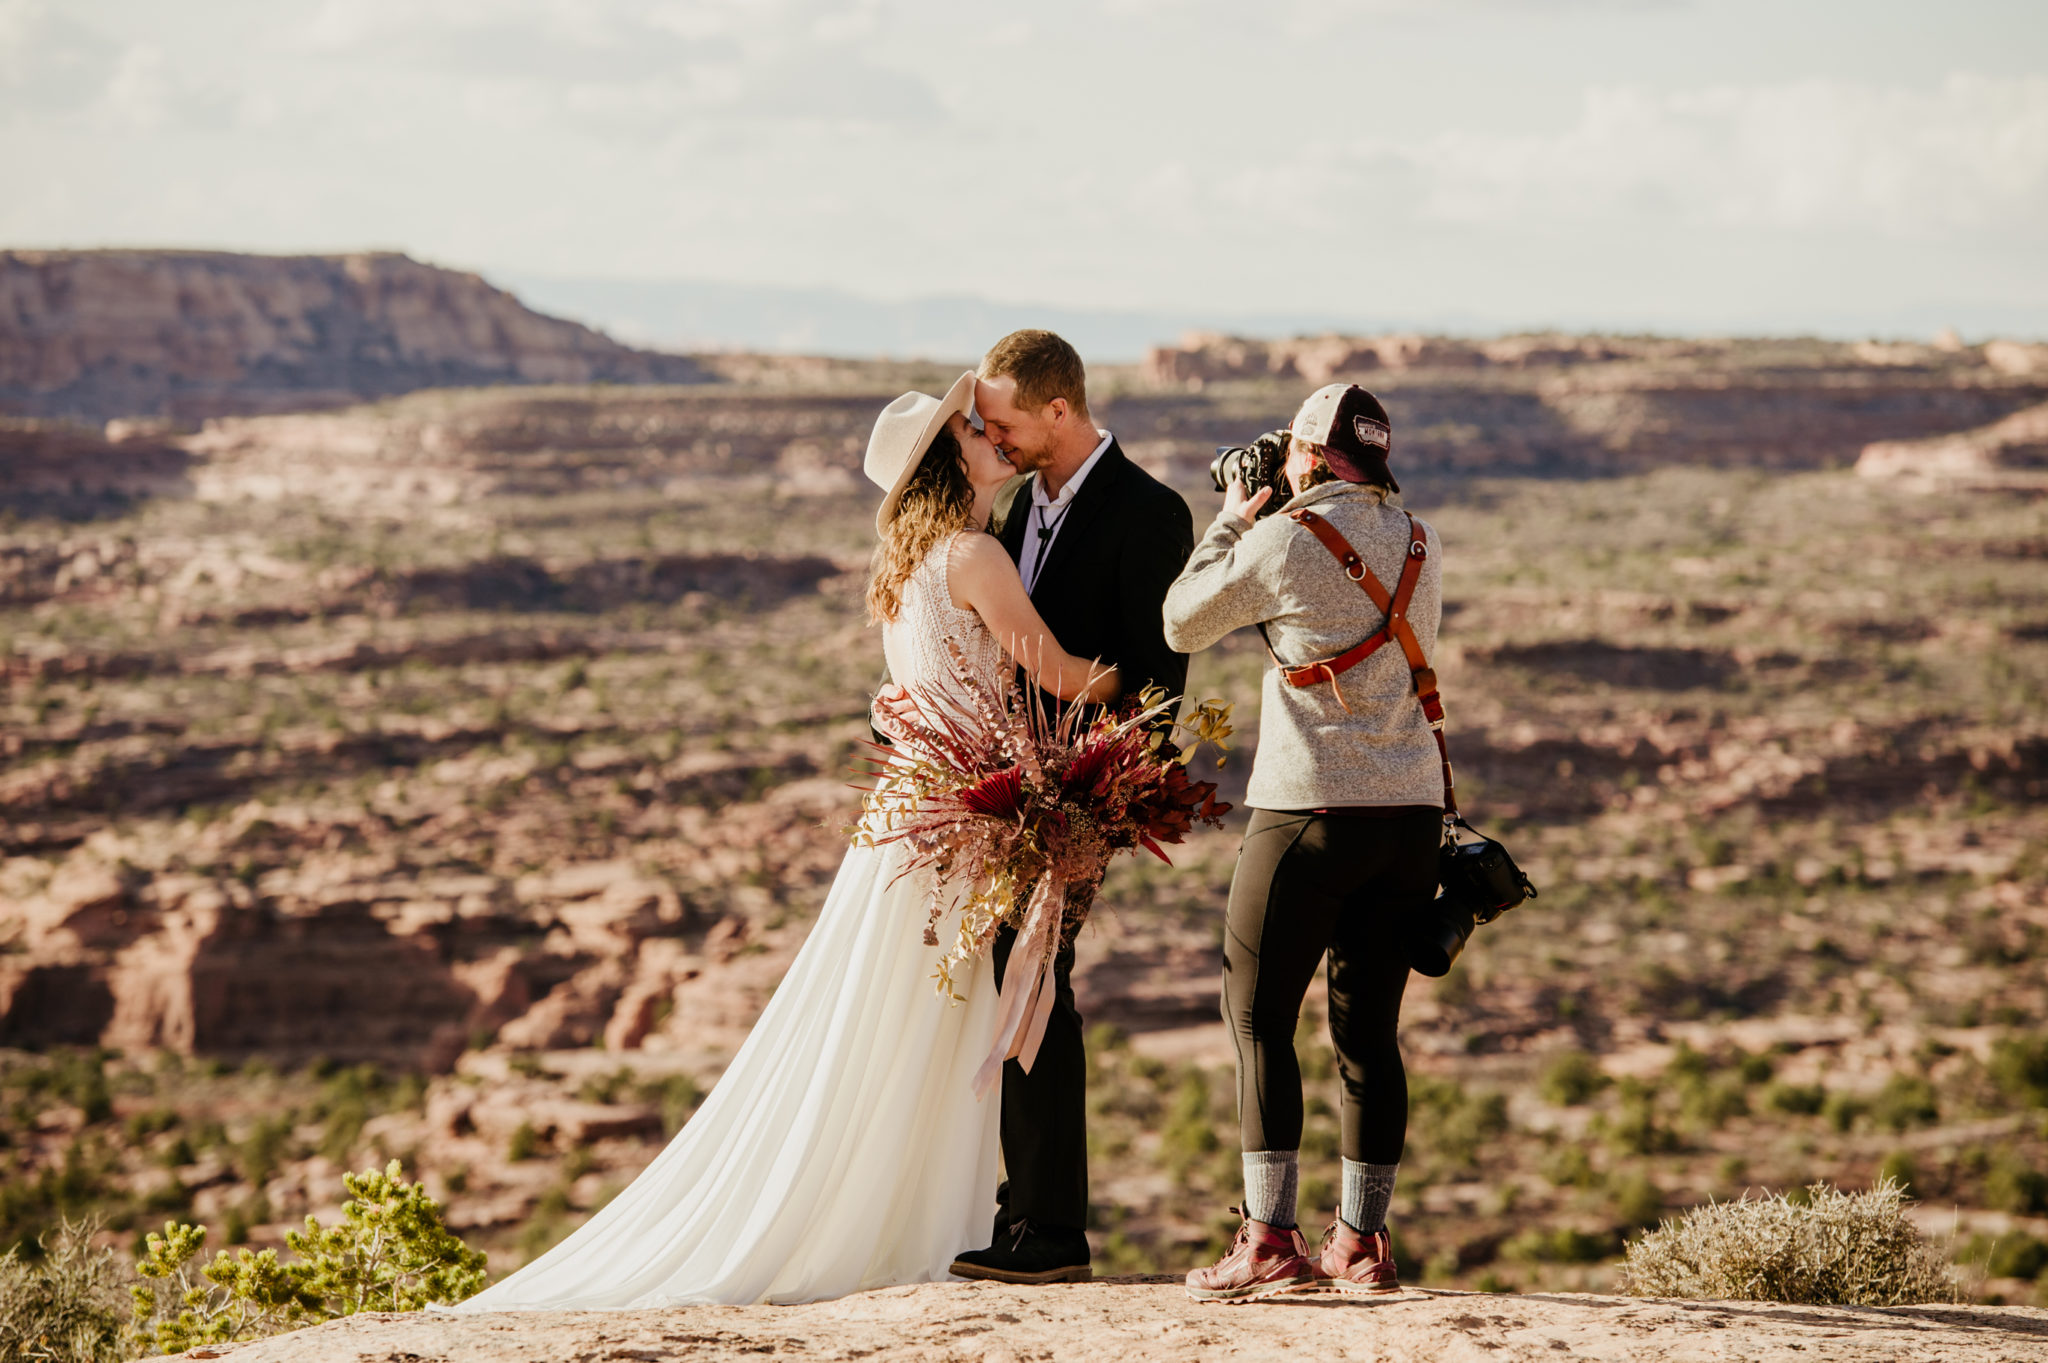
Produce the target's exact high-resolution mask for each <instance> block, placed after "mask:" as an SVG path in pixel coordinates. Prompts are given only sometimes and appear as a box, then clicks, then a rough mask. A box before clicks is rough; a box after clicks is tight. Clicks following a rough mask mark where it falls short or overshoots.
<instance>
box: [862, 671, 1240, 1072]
mask: <svg viewBox="0 0 2048 1363" xmlns="http://www.w3.org/2000/svg"><path fill="white" fill-rule="evenodd" d="M947 648H948V650H949V652H950V653H951V655H952V658H953V665H954V675H955V678H956V679H957V681H958V683H959V694H958V695H954V694H942V693H940V692H938V691H935V690H932V689H930V688H924V687H913V688H910V700H911V704H910V705H909V706H907V707H904V708H905V710H906V711H908V714H907V715H905V716H890V717H885V718H884V720H883V721H882V722H883V723H884V724H885V725H886V726H887V728H886V731H887V732H888V736H889V737H890V738H891V739H892V740H893V741H894V743H895V745H896V746H895V747H893V748H889V747H883V746H881V745H879V744H870V745H868V746H869V747H870V748H871V749H872V752H871V753H870V754H869V762H870V771H869V772H868V775H870V776H871V777H872V778H873V784H872V785H870V786H868V787H866V788H865V789H866V790H867V798H866V801H865V810H864V813H863V816H862V818H861V821H860V823H859V825H858V826H857V827H856V829H855V832H854V841H855V842H856V843H857V844H862V845H867V846H877V847H878V846H883V845H886V844H889V843H898V844H901V845H903V846H904V847H906V848H907V849H909V855H908V856H906V857H905V858H904V859H903V861H902V863H901V865H900V866H899V868H898V872H897V876H898V878H899V879H900V878H901V877H902V876H905V875H908V874H910V873H912V872H914V871H918V870H923V869H929V870H930V871H932V872H933V876H932V892H931V901H930V905H929V909H930V917H929V919H928V923H927V926H926V928H925V941H926V943H927V944H928V945H931V946H938V945H939V944H940V942H939V936H938V925H939V923H940V922H941V921H942V920H943V919H944V918H945V917H946V916H947V914H948V913H949V912H951V911H953V910H955V909H957V910H958V927H957V930H956V932H955V936H954V941H953V945H952V947H951V949H950V950H948V951H947V952H946V953H945V954H944V955H943V956H942V957H941V958H940V959H939V962H938V968H937V970H936V971H935V972H934V977H935V978H936V980H937V981H938V988H939V992H940V993H941V994H944V995H947V996H949V997H951V998H954V999H956V1000H957V999H958V998H959V997H960V996H959V994H958V992H957V990H956V989H955V978H956V972H957V971H958V970H959V968H960V967H961V966H962V965H964V964H966V963H968V962H970V961H972V960H974V959H975V958H976V957H978V956H980V955H981V954H982V953H983V952H986V951H988V950H989V949H990V948H991V947H992V946H993V944H994V942H995V937H996V933H997V932H998V930H1000V929H1001V928H1002V927H1004V926H1005V925H1007V926H1009V927H1011V928H1014V929H1015V930H1016V932H1017V941H1016V943H1015V945H1014V946H1013V947H1012V949H1011V955H1010V960H1009V963H1008V967H1007V969H1006V970H1005V972H1004V975H1005V978H1004V988H1003V990H1002V993H1001V1003H1000V1005H999V1007H998V1021H997V1028H996V1033H997V1036H996V1045H995V1048H994V1050H993V1051H992V1052H991V1054H990V1056H989V1059H988V1061H987V1062H986V1063H985V1064H984V1065H983V1066H982V1068H981V1071H980V1073H978V1074H977V1075H976V1077H975V1089H976V1091H977V1092H978V1093H985V1092H987V1091H988V1089H989V1088H990V1087H992V1086H993V1085H994V1083H995V1080H996V1078H997V1077H998V1076H999V1075H1000V1074H1001V1070H1002V1064H1003V1061H1004V1060H1007V1059H1009V1058H1011V1057H1013V1056H1014V1057H1015V1058H1017V1059H1018V1060H1019V1061H1020V1062H1021V1063H1022V1064H1023V1065H1024V1067H1025V1068H1026V1069H1027V1070H1028V1069H1029V1068H1030V1067H1031V1063H1032V1061H1033V1060H1034V1059H1036V1057H1037V1054H1038V1045H1039V1042H1040V1040H1041V1039H1042V1038H1043V1037H1044V1034H1045V1023H1046V1019H1047V1018H1048V1017H1049V1016H1050V1014H1051V1011H1052V998H1053V986H1052V962H1053V959H1054V957H1056V956H1057V955H1058V953H1059V951H1060V950H1061V948H1062V947H1064V946H1065V945H1066V944H1067V943H1069V942H1071V941H1072V940H1073V938H1074V934H1075V933H1076V932H1078V931H1079V930H1080V928H1081V925H1082V924H1083V923H1085V922H1086V921H1087V919H1088V912H1089V909H1090V908H1091V907H1092V906H1093V904H1094V901H1095V893H1096V891H1097V889H1099V888H1100V886H1101V884H1102V878H1103V876H1104V874H1105V873H1106V872H1107V871H1108V870H1109V862H1110V858H1111V857H1113V856H1114V855H1115V854H1116V853H1118V852H1120V851H1124V850H1127V849H1136V848H1139V847H1142V848H1145V849H1146V850H1148V851H1150V852H1151V853H1152V854H1153V855H1155V856H1157V857H1158V858H1159V859H1160V860H1161V861H1167V860H1168V858H1167V855H1166V852H1165V850H1164V848H1165V845H1167V844H1171V843H1177V842H1180V841H1182V840H1183V839H1185V837H1186V836H1187V833H1188V831H1189V829H1190V828H1192V827H1193V825H1194V823H1195V821H1196V820H1201V821H1202V822H1205V823H1208V824H1211V825H1213V826H1217V827H1220V826H1221V825H1222V816H1223V815H1224V814H1225V813H1226V812H1228V811H1229V809H1230V806H1229V805H1227V804H1221V803H1219V802H1218V801H1217V800H1216V785H1215V783H1214V782H1213V781H1196V780H1193V779H1191V778H1190V777H1189V775H1188V772H1187V767H1188V763H1189V762H1190V761H1191V760H1192V759H1193V757H1194V754H1195V753H1196V751H1198V750H1199V748H1200V745H1201V744H1203V743H1213V744H1214V745H1216V747H1217V748H1218V749H1219V750H1222V749H1226V748H1227V747H1228V739H1229V737H1230V732H1231V728H1230V706H1229V705H1228V704H1226V703H1224V702H1222V701H1218V700H1207V701H1201V702H1199V703H1198V704H1197V705H1196V706H1195V708H1194V711H1193V713H1192V715H1191V716H1190V717H1189V718H1188V719H1185V720H1176V721H1174V722H1173V724H1172V725H1171V726H1162V725H1161V724H1160V723H1159V721H1160V718H1161V716H1163V715H1165V714H1166V713H1168V711H1169V710H1170V708H1171V705H1172V703H1171V701H1170V699H1169V698H1167V697H1166V696H1165V695H1164V693H1162V692H1160V691H1158V690H1157V689H1156V688H1155V689H1153V690H1149V691H1147V692H1145V693H1144V694H1142V695H1140V696H1138V697H1137V698H1136V699H1135V700H1134V701H1132V702H1129V703H1127V704H1125V705H1124V706H1122V707H1119V708H1116V709H1101V708H1097V707H1084V706H1080V705H1062V704H1060V703H1059V702H1058V701H1049V700H1048V699H1047V698H1046V697H1044V696H1043V695H1042V694H1040V693H1039V692H1038V690H1037V688H1036V687H1031V688H1030V689H1029V693H1028V694H1027V691H1026V688H1025V687H1023V686H1020V685H1019V684H1018V683H1017V682H1016V681H1015V680H1014V679H1012V680H1011V681H1010V682H1008V684H1007V685H1006V686H1005V687H1004V689H1003V693H1002V694H997V693H996V692H995V691H994V689H993V688H991V687H990V686H989V685H988V684H987V683H986V682H984V681H983V680H982V679H981V678H979V677H977V676H976V675H975V674H974V673H973V671H972V670H971V669H970V668H969V667H968V666H967V663H966V660H965V658H964V657H962V655H961V654H960V652H959V650H958V649H957V648H955V647H954V646H953V645H952V644H951V643H950V642H949V643H948V644H947ZM962 697H964V701H963V699H962ZM1169 729H1171V730H1186V731H1188V732H1189V733H1190V734H1191V735H1192V738H1193V741H1192V742H1191V743H1190V745H1189V746H1188V747H1187V748H1186V749H1182V748H1181V747H1179V746H1178V745H1177V744H1176V743H1174V741H1173V739H1172V738H1171V736H1170V733H1169ZM1221 762H1222V759H1221V758H1220V757H1219V759H1218V765H1219V766H1220V765H1221ZM1169 864H1171V863H1170V862H1169Z"/></svg>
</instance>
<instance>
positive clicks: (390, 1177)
mask: <svg viewBox="0 0 2048 1363" xmlns="http://www.w3.org/2000/svg"><path fill="white" fill-rule="evenodd" d="M342 1184H343V1186H344V1187H345V1188H346V1189H347V1191H348V1193H349V1199H348V1201H346V1202H344V1203H343V1204H342V1220H341V1222H340V1224H338V1225H334V1226H323V1225H321V1224H320V1222H319V1220H318V1219H317V1218H315V1217H310V1216H309V1217H307V1218H306V1228H305V1230H304V1231H293V1232H291V1233H290V1234H289V1235H287V1236H286V1237H285V1238H286V1243H287V1244H288V1245H290V1247H291V1249H292V1252H293V1254H294V1256H295V1257H293V1258H291V1259H282V1260H281V1259H280V1258H279V1257H278V1254H277V1251H276V1250H274V1249H265V1250H260V1251H257V1252H254V1253H252V1252H250V1251H249V1250H246V1249H244V1250H242V1251H240V1252H239V1253H237V1254H234V1255H230V1254H228V1253H227V1251H225V1250H222V1251H220V1252H219V1253H216V1254H215V1255H214V1257H213V1260H212V1262H211V1263H207V1264H204V1265H201V1264H200V1263H199V1254H200V1252H201V1250H202V1249H203V1248H204V1247H205V1244H206V1228H205V1227H204V1226H193V1225H185V1224H181V1223H178V1222H170V1223H167V1224H166V1225H165V1226H164V1230H163V1234H161V1235H158V1234H156V1233H155V1232H151V1234H150V1235H149V1238H148V1253H147V1254H145V1255H144V1256H143V1259H142V1261H141V1262H140V1263H138V1264H137V1265H136V1271H137V1272H138V1273H140V1274H141V1275H142V1277H143V1278H144V1279H146V1280H147V1281H146V1282H144V1283H142V1284H139V1285H137V1286H136V1287H135V1288H134V1289H133V1291H134V1298H135V1325H134V1329H133V1333H132V1338H133V1339H134V1341H135V1342H136V1343H137V1344H139V1345H143V1346H151V1347H154V1348H155V1349H156V1350H158V1351H159V1352H163V1353H179V1352H182V1351H184V1350H186V1349H190V1348H192V1347H194V1346H195V1345H200V1344H221V1343H227V1342H230V1341H233V1340H237V1339H246V1338H252V1337H255V1336H258V1335H266V1334H276V1333H278V1332H279V1331H282V1330H289V1329H292V1328H294V1327H296V1326H299V1325H303V1324H310V1323H312V1322H315V1321H321V1320H332V1319H334V1318H335V1317H337V1316H352V1315H354V1314H355V1313H356V1312H358V1311H417V1310H419V1309H420V1308H422V1307H424V1306H426V1305H428V1304H430V1303H433V1302H442V1303H448V1302H458V1301H461V1300H462V1299H463V1298H465V1297H470V1296H474V1295H475V1294H476V1293H477V1292H479V1291H481V1290H482V1289H483V1286H484V1281H485V1279H484V1256H483V1255H482V1254H481V1253H479V1252H477V1251H476V1250H473V1249H471V1248H469V1247H468V1246H467V1245H465V1244H463V1243H462V1241H461V1240H459V1239H457V1238H456V1237H455V1236H454V1235H452V1234H451V1233H449V1230H448V1228H447V1227H446V1226H445V1225H444V1224H442V1220H441V1208H440V1204H439V1203H437V1202H435V1201H434V1199H433V1198H431V1197H429V1196H427V1193H426V1190H425V1189H424V1188H422V1187H421V1186H420V1185H419V1184H417V1183H408V1182H407V1181H406V1180H405V1179H404V1178H403V1177H402V1176H401V1173H400V1167H399V1163H398V1161H397V1160H393V1161H391V1163H390V1165H388V1166H387V1167H386V1168H385V1169H383V1170H382V1171H378V1170H374V1169H366V1170H364V1171H363V1172H361V1173H357V1174H345V1175H343V1176H342ZM195 1269H196V1272H195ZM151 1284H161V1286H152V1285H151Z"/></svg>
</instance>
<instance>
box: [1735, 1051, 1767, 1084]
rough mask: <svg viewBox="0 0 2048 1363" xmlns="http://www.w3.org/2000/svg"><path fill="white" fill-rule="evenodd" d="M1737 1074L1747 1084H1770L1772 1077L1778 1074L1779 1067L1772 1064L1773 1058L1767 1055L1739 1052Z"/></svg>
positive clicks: (1736, 1063) (1736, 1064) (1736, 1066)
mask: <svg viewBox="0 0 2048 1363" xmlns="http://www.w3.org/2000/svg"><path fill="white" fill-rule="evenodd" d="M1735 1072H1736V1073H1737V1074H1739V1075H1740V1076H1742V1082H1743V1083H1745V1084H1763V1083H1768V1082H1770V1078H1771V1076H1772V1075H1773V1074H1775V1073H1777V1066H1776V1065H1774V1064H1772V1063H1771V1058H1770V1057H1769V1056H1767V1055H1750V1054H1748V1053H1746V1052H1739V1053H1738V1054H1737V1058H1736V1061H1735Z"/></svg>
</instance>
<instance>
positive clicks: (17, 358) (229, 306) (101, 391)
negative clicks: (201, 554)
mask: <svg viewBox="0 0 2048 1363" xmlns="http://www.w3.org/2000/svg"><path fill="white" fill-rule="evenodd" d="M705 377H707V376H706V374H705V372H704V371H703V370H702V369H701V368H700V367H699V366H698V365H697V364H696V363H695V362H693V361H691V360H688V359H685V358H683V357H682V356H678V355H662V354H656V353H653V352H649V351H643V350H634V349H632V348H630V347H627V346H623V345H620V344H619V343H618V342H616V341H613V340H611V339H610V338H609V337H606V336H604V335H601V334H600V333H598V332H595V331H592V330H591V329H590V328H588V327H585V326H580V325H578V324H577V323H574V322H568V321H563V320H561V319H560V318H555V317H546V316H543V315H541V314H540V313H537V312H534V311H533V310H532V309H530V308H528V307H526V306H525V305H524V304H522V303H521V302H520V301H519V300H518V299H517V298H514V297H513V296H512V295H511V294H509V293H506V292H505V291H504V290H502V289H497V288H493V287H492V286H491V285H490V284H488V283H486V282H485V281H484V280H483V279H481V278H480V277H478V276H477V275H474V274H469V273H466V272H462V271H456V270H445V269H439V268H437V267H435V266H431V265H425V264H422V263H420V262H419V261H416V260H412V259H410V258H408V257H406V256H403V255H399V254H396V253H391V252H367V253H358V254H352V255H339V256H259V255H241V254H235V253H231V252H225V251H133V250H108V251H0V412H12V413H15V414H18V415H26V416H45V417H48V416H62V417H71V418H82V419H87V420H92V421H101V420H105V419H107V418H111V417H122V416H133V415H144V414H147V415H163V416H177V417H185V418H197V417H203V416H209V415H215V414H218V413H223V412H250V411H280V410H286V409H291V408H301V407H312V406H335V405H339V404H343V403H348V402H353V401H359V400H361V399H364V398H376V397H385V396H389V395H391V394H395V393H405V392H411V391H412V390H414V389H418V388H432V387H447V386H451V385H470V384H499V383H593V382H610V383H692V382H698V381H701V380H703V379H704V378H705Z"/></svg>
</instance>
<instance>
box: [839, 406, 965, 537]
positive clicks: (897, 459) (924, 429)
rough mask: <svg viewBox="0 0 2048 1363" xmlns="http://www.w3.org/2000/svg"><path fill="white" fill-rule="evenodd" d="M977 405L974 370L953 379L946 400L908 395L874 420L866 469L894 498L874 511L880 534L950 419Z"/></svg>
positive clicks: (894, 513)
mask: <svg viewBox="0 0 2048 1363" xmlns="http://www.w3.org/2000/svg"><path fill="white" fill-rule="evenodd" d="M973 402H974V371H973V370H972V369H970V370H968V371H967V372H966V373H965V374H962V375H961V376H960V377H959V378H957V379H955V380H953V386H952V387H951V388H949V389H947V390H946V396H944V397H942V398H935V397H933V396H932V395H931V394H929V393H905V394H904V395H903V396H902V397H900V398H898V399H896V400H895V401H894V402H892V403H890V404H889V405H888V406H887V407H884V408H883V409H882V414H881V415H880V416H879V417H876V418H875V430H874V433H873V434H872V435H870V436H869V437H868V457H867V459H866V461H865V462H864V463H863V464H862V465H861V469H862V471H863V472H865V473H866V474H867V476H868V481H869V482H871V483H873V484H874V485H875V486H876V487H878V488H882V489H883V490H885V491H886V492H887V493H888V494H889V495H888V496H886V497H884V498H883V499H882V509H881V510H879V511H877V512H876V513H875V529H876V530H877V531H886V530H887V529H888V528H889V522H890V521H892V520H894V519H895V518H896V504H897V503H898V502H900V501H901V500H903V489H904V488H905V487H907V486H908V485H909V483H910V475H911V474H913V473H916V472H917V466H918V464H919V462H920V461H922V460H923V458H924V452H925V451H926V450H928V449H930V448H931V446H932V437H934V436H936V435H937V434H938V433H939V428H940V427H942V426H944V425H945V424H946V419H947V418H948V417H950V416H952V415H953V414H954V413H955V412H961V413H964V412H966V410H967V409H968V407H970V406H972V405H973Z"/></svg>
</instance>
